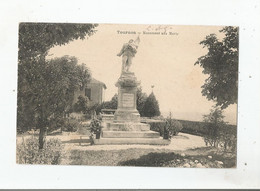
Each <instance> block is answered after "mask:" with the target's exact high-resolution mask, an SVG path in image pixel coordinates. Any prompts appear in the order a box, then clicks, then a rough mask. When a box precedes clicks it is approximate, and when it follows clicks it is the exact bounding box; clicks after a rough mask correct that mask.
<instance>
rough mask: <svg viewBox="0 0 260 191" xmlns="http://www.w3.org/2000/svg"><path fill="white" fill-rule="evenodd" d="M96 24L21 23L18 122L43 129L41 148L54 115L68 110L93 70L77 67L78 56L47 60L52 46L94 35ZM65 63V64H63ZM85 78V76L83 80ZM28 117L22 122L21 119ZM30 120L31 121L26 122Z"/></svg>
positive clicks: (40, 136) (41, 130) (41, 132)
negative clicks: (74, 96) (76, 57)
mask: <svg viewBox="0 0 260 191" xmlns="http://www.w3.org/2000/svg"><path fill="white" fill-rule="evenodd" d="M96 26H97V25H93V24H47V23H21V24H20V25H19V51H18V108H17V111H18V112H17V115H18V116H17V123H18V127H20V126H21V125H22V126H24V125H28V123H30V122H31V124H30V125H29V126H34V125H35V126H36V127H37V128H39V129H40V134H39V149H42V148H43V144H44V134H45V131H46V127H47V125H48V121H49V119H50V117H52V116H55V115H61V114H62V113H64V112H66V110H67V109H68V108H67V107H68V106H69V105H70V103H71V100H72V94H73V91H74V90H75V89H76V88H77V87H78V86H81V87H82V86H84V84H85V83H86V82H87V81H88V78H89V77H90V74H89V70H87V69H85V68H84V66H83V65H82V66H81V67H78V66H76V65H77V64H76V60H75V58H68V57H66V58H62V59H60V60H55V61H54V60H51V61H47V60H46V59H45V56H46V55H47V53H48V51H49V49H50V48H52V47H54V46H56V45H63V44H66V43H68V42H70V41H72V40H74V39H78V38H80V39H84V38H85V36H87V35H88V36H90V35H92V34H93V33H94V32H95V31H94V28H95V27H96ZM63 62H65V64H63ZM79 78H81V79H79ZM24 117H25V118H26V119H25V120H24V121H23V122H25V123H23V124H22V123H20V120H21V119H23V118H24ZM26 123H27V124H26Z"/></svg>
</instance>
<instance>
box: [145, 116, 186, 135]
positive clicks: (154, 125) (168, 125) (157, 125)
mask: <svg viewBox="0 0 260 191" xmlns="http://www.w3.org/2000/svg"><path fill="white" fill-rule="evenodd" d="M147 123H148V124H150V129H151V130H152V131H156V132H159V133H160V136H164V134H165V133H167V134H168V136H169V137H171V136H174V135H178V133H179V132H180V131H181V130H182V124H181V123H180V122H179V121H177V120H175V119H171V118H167V119H166V120H164V121H159V122H147Z"/></svg>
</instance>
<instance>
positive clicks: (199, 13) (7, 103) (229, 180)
mask: <svg viewBox="0 0 260 191" xmlns="http://www.w3.org/2000/svg"><path fill="white" fill-rule="evenodd" d="M0 5H1V6H0V7H1V12H0V19H1V22H0V27H1V36H0V43H1V47H0V50H1V51H0V52H1V70H0V76H1V81H0V83H1V99H0V101H1V102H0V103H1V104H0V106H1V107H0V111H1V113H0V119H1V126H0V127H1V138H0V153H1V157H0V188H104V189H107V188H120V189H123V188H259V187H260V181H259V177H260V165H259V161H260V152H259V150H260V141H259V140H260V122H259V119H260V117H259V108H260V89H259V84H260V83H259V82H260V78H259V77H260V75H259V72H260V68H259V66H260V65H259V62H260V58H259V56H260V54H259V53H260V43H259V42H260V36H259V35H260V23H259V19H260V1H256V0H252V1H243V0H240V1H239V0H210V1H209V0H196V1H192V0H182V1H178V0H164V1H160V0H144V1H141V0H131V1H121V0H109V1H107V0H96V1H83V0H74V1H64V0H63V1H62V0H58V1H46V0H45V1H35V0H27V1H18V0H17V1H1V3H0ZM19 22H71V23H128V24H173V25H221V26H224V25H234V26H239V27H240V56H239V60H240V63H239V64H240V65H239V100H238V101H239V105H238V116H239V118H238V126H239V129H238V148H239V149H238V163H237V169H181V168H144V167H135V168H133V167H87V166H40V165H32V166H30V165H17V164H16V163H15V140H16V138H15V134H16V131H15V126H16V93H17V47H18V45H17V42H18V23H19ZM245 163H246V164H247V165H245Z"/></svg>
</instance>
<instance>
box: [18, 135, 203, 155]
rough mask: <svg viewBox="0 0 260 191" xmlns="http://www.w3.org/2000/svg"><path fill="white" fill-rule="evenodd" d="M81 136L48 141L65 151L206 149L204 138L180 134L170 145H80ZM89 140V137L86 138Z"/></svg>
mask: <svg viewBox="0 0 260 191" xmlns="http://www.w3.org/2000/svg"><path fill="white" fill-rule="evenodd" d="M31 136H32V135H27V136H24V139H26V138H28V137H31ZM80 136H82V135H79V134H77V133H67V132H64V133H63V134H62V135H54V136H53V135H48V136H47V139H50V138H58V139H60V140H61V141H62V142H63V143H64V150H71V149H73V150H74V149H75V150H122V149H129V148H145V149H167V150H172V151H184V150H187V149H193V148H197V147H206V145H205V142H204V140H203V138H202V137H200V136H195V135H190V134H186V133H179V134H178V136H174V137H172V139H171V143H170V145H165V146H161V145H158V146H156V145H90V144H89V143H83V144H82V145H79V143H78V140H79V139H80ZM84 139H88V137H84ZM20 141H22V137H21V136H18V137H17V143H19V142H20Z"/></svg>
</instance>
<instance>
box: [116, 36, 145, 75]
mask: <svg viewBox="0 0 260 191" xmlns="http://www.w3.org/2000/svg"><path fill="white" fill-rule="evenodd" d="M139 42H140V38H139V36H138V37H137V39H136V40H135V41H134V40H133V39H131V40H129V42H128V43H125V44H124V45H123V47H122V49H121V51H120V52H119V53H118V54H117V56H122V72H129V69H130V66H131V65H132V59H133V57H134V56H135V54H136V52H137V48H138V44H139Z"/></svg>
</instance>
